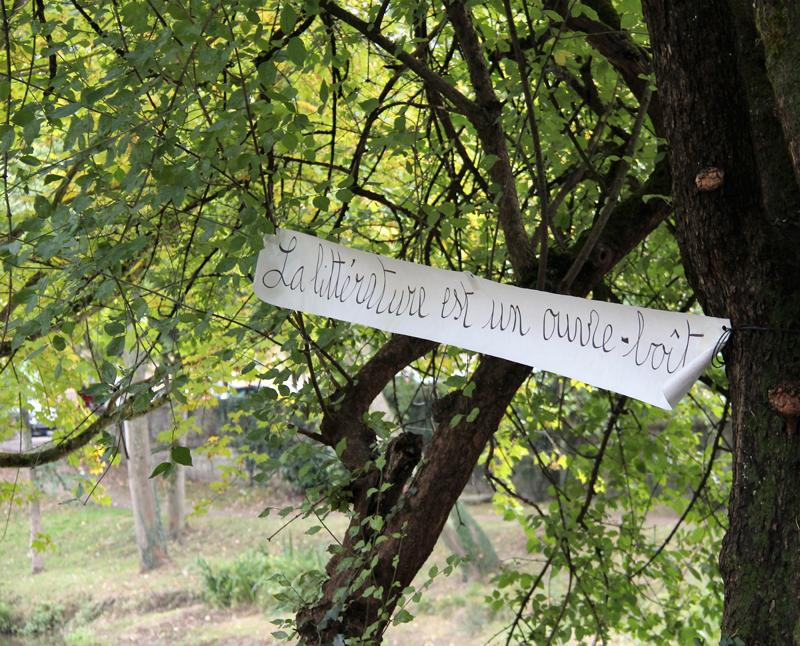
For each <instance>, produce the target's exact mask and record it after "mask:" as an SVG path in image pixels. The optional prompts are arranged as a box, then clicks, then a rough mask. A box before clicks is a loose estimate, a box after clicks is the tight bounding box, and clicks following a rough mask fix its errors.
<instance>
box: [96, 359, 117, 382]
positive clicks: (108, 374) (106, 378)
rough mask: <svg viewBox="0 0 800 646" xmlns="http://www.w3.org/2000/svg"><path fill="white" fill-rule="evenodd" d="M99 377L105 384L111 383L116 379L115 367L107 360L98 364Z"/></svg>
mask: <svg viewBox="0 0 800 646" xmlns="http://www.w3.org/2000/svg"><path fill="white" fill-rule="evenodd" d="M100 379H101V380H102V381H103V382H104V383H107V384H113V383H114V381H116V379H117V369H116V368H115V367H114V366H113V365H112V364H110V363H109V362H108V361H103V363H101V364H100Z"/></svg>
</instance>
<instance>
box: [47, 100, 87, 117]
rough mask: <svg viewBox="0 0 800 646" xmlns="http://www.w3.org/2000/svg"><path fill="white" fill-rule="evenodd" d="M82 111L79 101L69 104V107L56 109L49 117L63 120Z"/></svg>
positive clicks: (64, 106) (63, 106)
mask: <svg viewBox="0 0 800 646" xmlns="http://www.w3.org/2000/svg"><path fill="white" fill-rule="evenodd" d="M80 109H81V104H80V102H79V101H75V102H74V103H67V105H62V106H61V107H60V108H56V109H55V110H53V111H52V112H51V113H50V114H49V117H50V118H51V119H63V118H64V117H69V116H71V115H73V114H75V113H76V112H77V111H78V110H80Z"/></svg>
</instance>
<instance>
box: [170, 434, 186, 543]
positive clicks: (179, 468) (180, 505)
mask: <svg viewBox="0 0 800 646" xmlns="http://www.w3.org/2000/svg"><path fill="white" fill-rule="evenodd" d="M175 446H184V443H183V441H182V439H181V438H176V440H175ZM185 469H186V467H184V466H183V465H181V464H176V465H175V468H174V470H173V471H172V474H171V475H170V477H169V479H168V482H167V536H168V537H169V539H170V540H173V541H180V539H181V537H182V536H183V531H184V530H185V529H186V470H185Z"/></svg>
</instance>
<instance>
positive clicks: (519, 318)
mask: <svg viewBox="0 0 800 646" xmlns="http://www.w3.org/2000/svg"><path fill="white" fill-rule="evenodd" d="M253 287H254V289H255V293H256V295H257V296H258V297H259V298H260V299H262V300H264V301H266V302H267V303H271V304H272V305H277V306H279V307H286V308H290V309H294V310H299V311H301V312H308V313H310V314H317V315H319V316H328V317H331V318H335V319H339V320H341V321H350V322H353V323H359V324H361V325H368V326H370V327H374V328H378V329H381V330H385V331H387V332H395V333H399V334H406V335H409V336H415V337H420V338H423V339H430V340H432V341H437V342H439V343H447V344H450V345H455V346H458V347H461V348H465V349H467V350H473V351H475V352H481V353H483V354H490V355H493V356H496V357H502V358H503V359H508V360H510V361H515V362H517V363H523V364H526V365H529V366H532V367H534V368H536V369H538V370H547V371H549V372H554V373H557V374H559V375H564V376H566V377H570V378H572V379H577V380H580V381H584V382H586V383H588V384H591V385H593V386H598V387H600V388H605V389H607V390H612V391H615V392H618V393H621V394H623V395H628V396H630V397H633V398H635V399H640V400H642V401H644V402H647V403H649V404H653V405H655V406H659V407H661V408H665V409H667V410H670V409H671V408H672V407H673V406H674V405H675V404H676V403H677V402H678V400H679V399H680V398H681V397H682V396H683V395H684V394H686V392H687V391H688V390H689V388H690V387H691V386H692V384H693V383H694V381H695V380H696V379H697V378H698V377H699V376H700V375H701V374H702V372H703V370H705V367H706V366H707V365H708V363H709V362H710V361H711V359H712V356H713V353H714V351H715V349H718V347H717V342H718V341H719V339H720V337H721V336H722V335H723V332H724V326H729V325H730V323H729V322H728V320H727V319H718V318H709V317H706V316H697V315H694V314H683V313H679V312H664V311H661V310H652V309H648V308H644V307H630V306H627V305H617V304H613V303H604V302H600V301H593V300H589V299H585V298H575V297H573V296H561V295H558V294H551V293H548V292H540V291H535V290H531V289H522V288H520V287H514V286H512V285H504V284H501V283H496V282H493V281H490V280H486V279H484V278H478V277H477V276H474V275H472V274H470V273H467V272H455V271H446V270H443V269H436V268H433V267H428V266H426V265H418V264H415V263H410V262H405V261H402V260H394V259H392V258H387V257H385V256H379V255H377V254H372V253H366V252H364V251H358V250H355V249H348V248H347V247H342V246H341V245H338V244H334V243H332V242H327V241H325V240H321V239H319V238H315V237H313V236H309V235H306V234H303V233H297V232H295V231H287V230H281V231H279V233H278V234H277V235H274V236H266V237H265V239H264V250H263V251H262V252H261V253H260V255H259V257H258V266H257V268H256V274H255V279H254V284H253Z"/></svg>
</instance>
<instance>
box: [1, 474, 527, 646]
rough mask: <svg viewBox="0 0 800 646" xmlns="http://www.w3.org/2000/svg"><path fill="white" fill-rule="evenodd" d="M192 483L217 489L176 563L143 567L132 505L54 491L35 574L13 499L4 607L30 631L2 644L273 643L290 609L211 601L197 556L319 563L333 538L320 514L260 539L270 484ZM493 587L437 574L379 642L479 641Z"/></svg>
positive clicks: (503, 534) (510, 544)
mask: <svg viewBox="0 0 800 646" xmlns="http://www.w3.org/2000/svg"><path fill="white" fill-rule="evenodd" d="M119 475H120V474H117V479H118V480H119ZM110 480H111V484H110V486H109V492H110V493H111V497H112V500H114V501H115V503H116V502H117V501H120V504H122V505H125V491H124V488H123V487H120V486H115V485H114V478H111V479H110ZM119 484H120V482H117V485H119ZM115 490H118V491H117V494H116V495H115ZM187 493H188V494H189V498H190V500H199V499H201V498H206V497H209V496H211V497H214V496H216V497H217V498H216V500H214V501H213V502H212V504H211V506H210V508H209V511H208V512H207V513H204V514H200V515H196V516H193V517H191V518H190V520H189V530H188V531H187V533H186V535H185V537H184V539H183V540H182V541H181V543H173V544H171V545H170V548H169V550H170V551H169V554H170V559H171V563H170V564H169V565H167V566H166V567H162V568H159V569H158V570H155V571H151V572H149V573H145V574H140V573H139V566H138V556H137V553H136V547H135V544H134V540H133V518H132V515H131V512H130V509H128V508H126V506H110V507H100V506H97V505H93V504H88V505H85V506H84V505H80V504H78V503H75V502H73V503H62V504H59V501H58V500H56V499H55V498H52V499H47V500H45V501H44V504H43V511H42V529H43V531H44V532H45V533H46V534H48V535H49V537H50V539H51V540H52V544H53V545H52V548H51V549H50V550H48V551H47V552H46V553H45V557H44V559H45V570H44V572H42V573H40V574H37V575H36V576H32V575H31V574H30V573H29V567H30V562H29V558H28V553H27V540H28V520H27V512H26V508H25V507H22V506H14V507H12V508H11V510H10V517H9V522H8V527H7V531H6V536H5V539H4V540H3V541H2V542H0V572H2V573H3V576H2V578H0V607H5V608H6V610H10V612H11V613H12V615H13V616H14V618H15V620H16V622H17V626H23V625H26V630H27V632H28V634H27V635H15V636H14V637H13V638H12V637H6V636H2V635H0V644H9V645H10V644H15V645H16V644H20V645H21V644H44V643H47V644H48V645H52V644H64V643H66V644H69V645H72V646H79V645H80V646H90V645H95V644H187V645H189V644H192V645H197V644H230V645H231V646H233V645H234V644H235V645H237V646H238V645H243V646H247V645H249V644H273V643H278V642H277V641H276V640H274V639H273V638H271V637H270V633H271V632H272V631H274V630H276V627H275V626H274V625H272V623H271V620H273V619H275V618H278V617H280V616H286V615H287V614H288V613H287V611H285V610H281V609H279V608H278V607H274V606H271V605H270V604H269V603H266V604H261V606H258V607H257V606H254V605H247V606H244V605H239V606H235V607H233V608H218V607H215V606H213V605H212V604H210V603H209V602H207V601H206V600H205V599H204V598H203V585H202V577H201V574H200V568H199V566H198V560H199V559H201V558H202V559H204V560H205V561H206V562H208V563H209V565H211V566H212V567H215V566H218V565H221V564H224V563H229V562H231V561H233V560H234V559H235V558H236V557H237V556H238V555H240V554H242V552H244V551H245V550H247V549H256V548H262V549H263V548H266V549H267V550H268V552H269V553H272V554H278V555H280V556H281V558H289V559H291V558H292V555H294V554H296V555H298V556H299V555H302V556H303V557H304V558H306V559H307V557H308V555H309V554H310V553H316V554H318V555H319V557H318V560H319V563H324V561H325V552H324V550H325V547H327V542H328V541H330V537H329V536H328V535H327V534H326V532H324V531H323V532H318V533H315V534H314V535H311V536H309V535H306V534H305V531H306V530H307V529H308V528H309V527H311V526H312V525H314V524H317V523H316V521H315V520H313V521H312V520H303V519H299V520H297V521H295V522H294V523H292V524H291V525H290V526H289V527H287V528H285V529H283V531H282V532H281V533H280V534H278V536H276V537H275V538H274V539H273V540H272V541H271V542H270V543H267V541H266V537H268V536H270V535H271V534H273V533H274V532H275V531H276V530H277V529H278V528H279V527H280V526H281V525H282V524H283V522H284V521H283V520H282V519H281V518H279V517H276V516H271V517H269V518H263V519H262V518H258V517H257V516H258V512H259V511H260V509H261V508H263V506H265V505H266V504H268V503H269V502H270V501H268V500H267V499H268V497H269V494H270V491H269V490H268V489H250V488H243V489H239V490H234V489H232V490H228V491H227V492H226V493H225V494H222V495H217V494H214V493H212V492H210V490H209V489H208V487H207V486H204V485H199V484H198V483H195V482H191V483H187ZM61 500H62V501H63V495H62V497H61ZM273 504H274V503H273ZM279 506H283V502H281V503H279ZM4 511H5V512H8V508H6V509H5V510H4ZM480 514H481V516H482V517H483V518H485V519H486V522H485V523H484V522H483V518H482V523H483V524H484V525H485V528H486V530H487V532H488V533H489V535H490V536H491V537H492V539H493V540H494V541H495V542H496V544H497V545H498V548H499V549H502V551H507V550H511V551H513V552H517V549H520V550H522V551H524V540H523V539H521V538H520V539H519V540H515V539H513V538H512V537H511V536H509V534H508V533H509V531H510V530H513V527H511V526H510V525H507V524H505V523H502V522H501V521H500V520H499V518H496V517H495V516H494V514H493V512H492V511H491V508H490V507H489V506H488V505H487V506H484V507H481V508H480ZM326 524H327V525H328V526H329V528H330V529H331V530H332V531H333V532H334V533H335V534H337V535H339V536H341V535H342V534H343V532H344V529H345V527H346V525H345V519H344V517H342V516H339V517H331V518H329V519H328V520H327V521H326ZM0 534H2V525H0ZM517 553H521V552H517ZM448 554H449V551H448V550H447V549H446V548H445V547H444V546H443V545H441V544H440V545H439V546H437V548H436V550H435V551H434V554H433V555H432V557H431V560H430V562H429V564H428V565H427V566H426V567H425V568H424V569H423V572H426V571H427V569H428V567H430V565H432V564H433V563H436V564H438V565H439V567H440V568H441V567H443V566H444V564H445V562H446V559H447V556H448ZM501 555H502V554H501ZM424 578H425V577H422V579H423V580H424ZM488 591H489V587H488V585H486V584H482V583H480V582H477V583H475V582H473V583H466V582H465V581H464V580H463V578H462V575H461V574H460V573H458V572H457V573H455V574H453V575H452V576H450V577H441V576H440V577H438V578H437V579H436V580H435V581H434V583H433V585H432V587H431V589H430V590H429V592H428V594H427V595H425V596H424V597H423V601H422V603H421V604H420V606H419V607H418V608H417V609H416V610H414V609H413V608H412V609H411V610H412V612H414V614H416V615H417V618H416V619H415V621H414V622H412V623H411V624H404V625H401V626H396V627H391V628H390V629H389V631H388V632H387V635H386V640H385V643H386V644H389V645H397V646H400V645H407V644H419V645H420V646H424V645H426V644H430V645H431V646H439V645H441V646H444V645H446V644H458V645H459V646H461V645H464V646H468V645H471V644H475V645H477V644H484V643H485V642H486V640H487V639H488V638H489V637H490V636H491V635H492V634H494V633H495V632H497V631H498V630H500V629H502V627H503V625H504V624H505V619H506V618H503V617H493V616H491V615H490V614H489V612H488V610H487V609H486V607H485V606H484V604H483V597H484V595H485V594H486V593H488ZM48 627H54V628H55V630H53V631H52V632H48V633H46V634H45V635H44V637H42V635H37V634H36V633H35V631H36V630H37V629H38V630H45V629H47V628H48ZM4 639H5V641H3V640H4Z"/></svg>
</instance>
